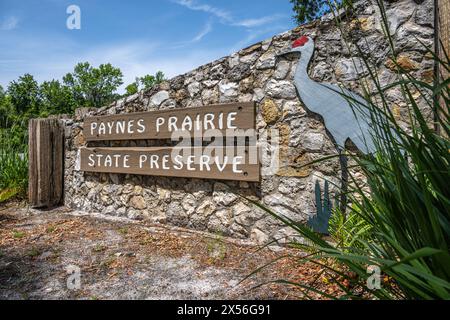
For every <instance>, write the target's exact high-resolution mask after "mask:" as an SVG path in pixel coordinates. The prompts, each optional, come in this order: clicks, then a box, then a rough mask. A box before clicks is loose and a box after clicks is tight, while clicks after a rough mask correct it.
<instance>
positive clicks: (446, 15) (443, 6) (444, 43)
mask: <svg viewBox="0 0 450 320" xmlns="http://www.w3.org/2000/svg"><path fill="white" fill-rule="evenodd" d="M434 29H435V33H436V37H435V42H436V43H435V52H436V53H437V55H438V56H439V58H440V59H441V60H442V61H444V62H445V63H446V62H447V60H446V59H447V58H446V56H448V55H450V1H448V0H435V26H434ZM436 77H437V78H439V81H443V80H445V79H447V78H448V77H449V73H448V71H447V70H446V69H445V68H444V67H442V66H439V65H437V67H436ZM437 103H439V104H440V107H441V108H440V112H438V113H437V114H436V117H440V118H441V119H447V118H448V117H449V114H448V106H447V105H446V104H445V101H444V99H440V101H438V102H437ZM437 132H438V133H440V134H441V135H443V136H445V132H444V130H443V129H442V128H441V127H439V126H438V127H437Z"/></svg>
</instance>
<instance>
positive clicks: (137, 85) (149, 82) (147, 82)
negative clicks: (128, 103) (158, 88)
mask: <svg viewBox="0 0 450 320" xmlns="http://www.w3.org/2000/svg"><path fill="white" fill-rule="evenodd" d="M165 80H166V78H165V75H164V73H163V72H162V71H158V72H156V74H155V75H154V76H153V75H150V74H147V75H145V76H143V77H136V80H135V81H134V82H133V83H130V84H129V85H128V86H127V87H126V88H125V90H126V92H127V93H126V95H132V94H135V93H137V92H138V91H139V90H147V89H150V88H152V87H153V86H155V85H158V84H160V83H161V82H163V81H165Z"/></svg>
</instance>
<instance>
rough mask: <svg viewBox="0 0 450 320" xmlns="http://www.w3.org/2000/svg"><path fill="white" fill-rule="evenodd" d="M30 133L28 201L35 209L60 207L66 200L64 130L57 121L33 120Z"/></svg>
mask: <svg viewBox="0 0 450 320" xmlns="http://www.w3.org/2000/svg"><path fill="white" fill-rule="evenodd" d="M28 133H29V140H28V151H29V173H28V175H29V182H28V200H29V202H30V205H31V206H32V207H47V208H51V207H54V206H57V205H59V204H61V201H62V199H63V185H64V129H63V126H62V125H61V123H60V121H59V120H57V119H31V120H30V121H29V123H28Z"/></svg>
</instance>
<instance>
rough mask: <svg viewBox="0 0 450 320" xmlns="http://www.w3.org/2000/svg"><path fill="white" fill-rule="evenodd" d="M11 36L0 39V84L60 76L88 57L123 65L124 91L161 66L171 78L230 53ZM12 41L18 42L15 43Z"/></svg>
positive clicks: (95, 62)
mask: <svg viewBox="0 0 450 320" xmlns="http://www.w3.org/2000/svg"><path fill="white" fill-rule="evenodd" d="M203 31H205V30H203ZM200 34H201V33H199V35H200ZM199 35H197V37H198V36H199ZM9 40H10V41H9V42H8V44H9V45H8V46H2V45H1V43H0V69H1V70H2V72H0V84H1V85H2V86H3V87H4V88H6V87H7V85H8V83H9V82H10V81H12V80H15V79H17V78H18V77H19V76H21V75H23V74H24V73H30V74H32V75H34V76H35V79H36V80H37V81H38V82H42V81H46V80H51V79H59V80H61V79H62V77H63V76H64V75H65V74H66V73H68V72H72V71H73V67H74V66H75V65H76V64H77V63H78V62H84V61H88V62H89V63H90V64H91V65H93V66H95V67H97V66H98V65H100V64H102V63H111V64H112V65H113V66H115V67H118V68H120V69H121V71H122V73H123V81H124V84H123V85H122V86H121V87H120V89H119V92H122V93H123V92H124V88H125V86H126V85H128V84H130V83H132V82H133V81H134V80H135V77H138V76H143V75H146V74H155V73H156V72H157V71H159V70H161V71H163V72H164V73H165V75H166V77H168V78H171V77H174V76H176V75H179V74H183V73H186V72H189V71H191V70H193V69H195V68H197V67H199V66H201V65H203V64H205V63H208V62H210V61H213V60H215V59H218V58H220V57H222V56H225V55H227V54H228V51H227V48H215V49H211V50H209V49H204V50H202V49H193V50H189V51H188V52H186V51H183V50H170V49H168V48H167V46H166V45H165V44H164V43H159V42H154V43H149V42H148V41H136V42H120V43H114V44H110V45H103V46H102V45H97V46H95V47H93V48H90V49H87V50H86V49H82V48H81V47H80V46H79V44H76V43H72V42H71V41H64V39H59V40H58V41H56V40H55V39H54V38H52V39H50V38H48V39H43V38H40V39H39V43H40V46H39V47H37V46H35V45H34V44H33V41H29V42H25V43H24V42H22V40H23V39H22V38H20V39H16V40H15V41H14V42H12V39H9ZM13 43H16V44H18V45H17V46H14V45H13ZM17 48H18V51H16V50H17ZM7 57H17V59H13V60H11V59H9V58H7Z"/></svg>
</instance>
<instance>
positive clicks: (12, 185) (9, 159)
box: [0, 124, 28, 203]
mask: <svg viewBox="0 0 450 320" xmlns="http://www.w3.org/2000/svg"><path fill="white" fill-rule="evenodd" d="M21 128H22V126H21V125H20V124H13V125H11V126H9V127H7V128H1V129H0V203H1V202H4V201H6V200H9V199H11V198H13V197H19V198H23V197H25V196H26V192H27V187H28V147H27V144H26V136H22V137H20V140H21V141H19V143H18V141H17V139H18V134H17V132H19V131H21V130H20V129H21Z"/></svg>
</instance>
